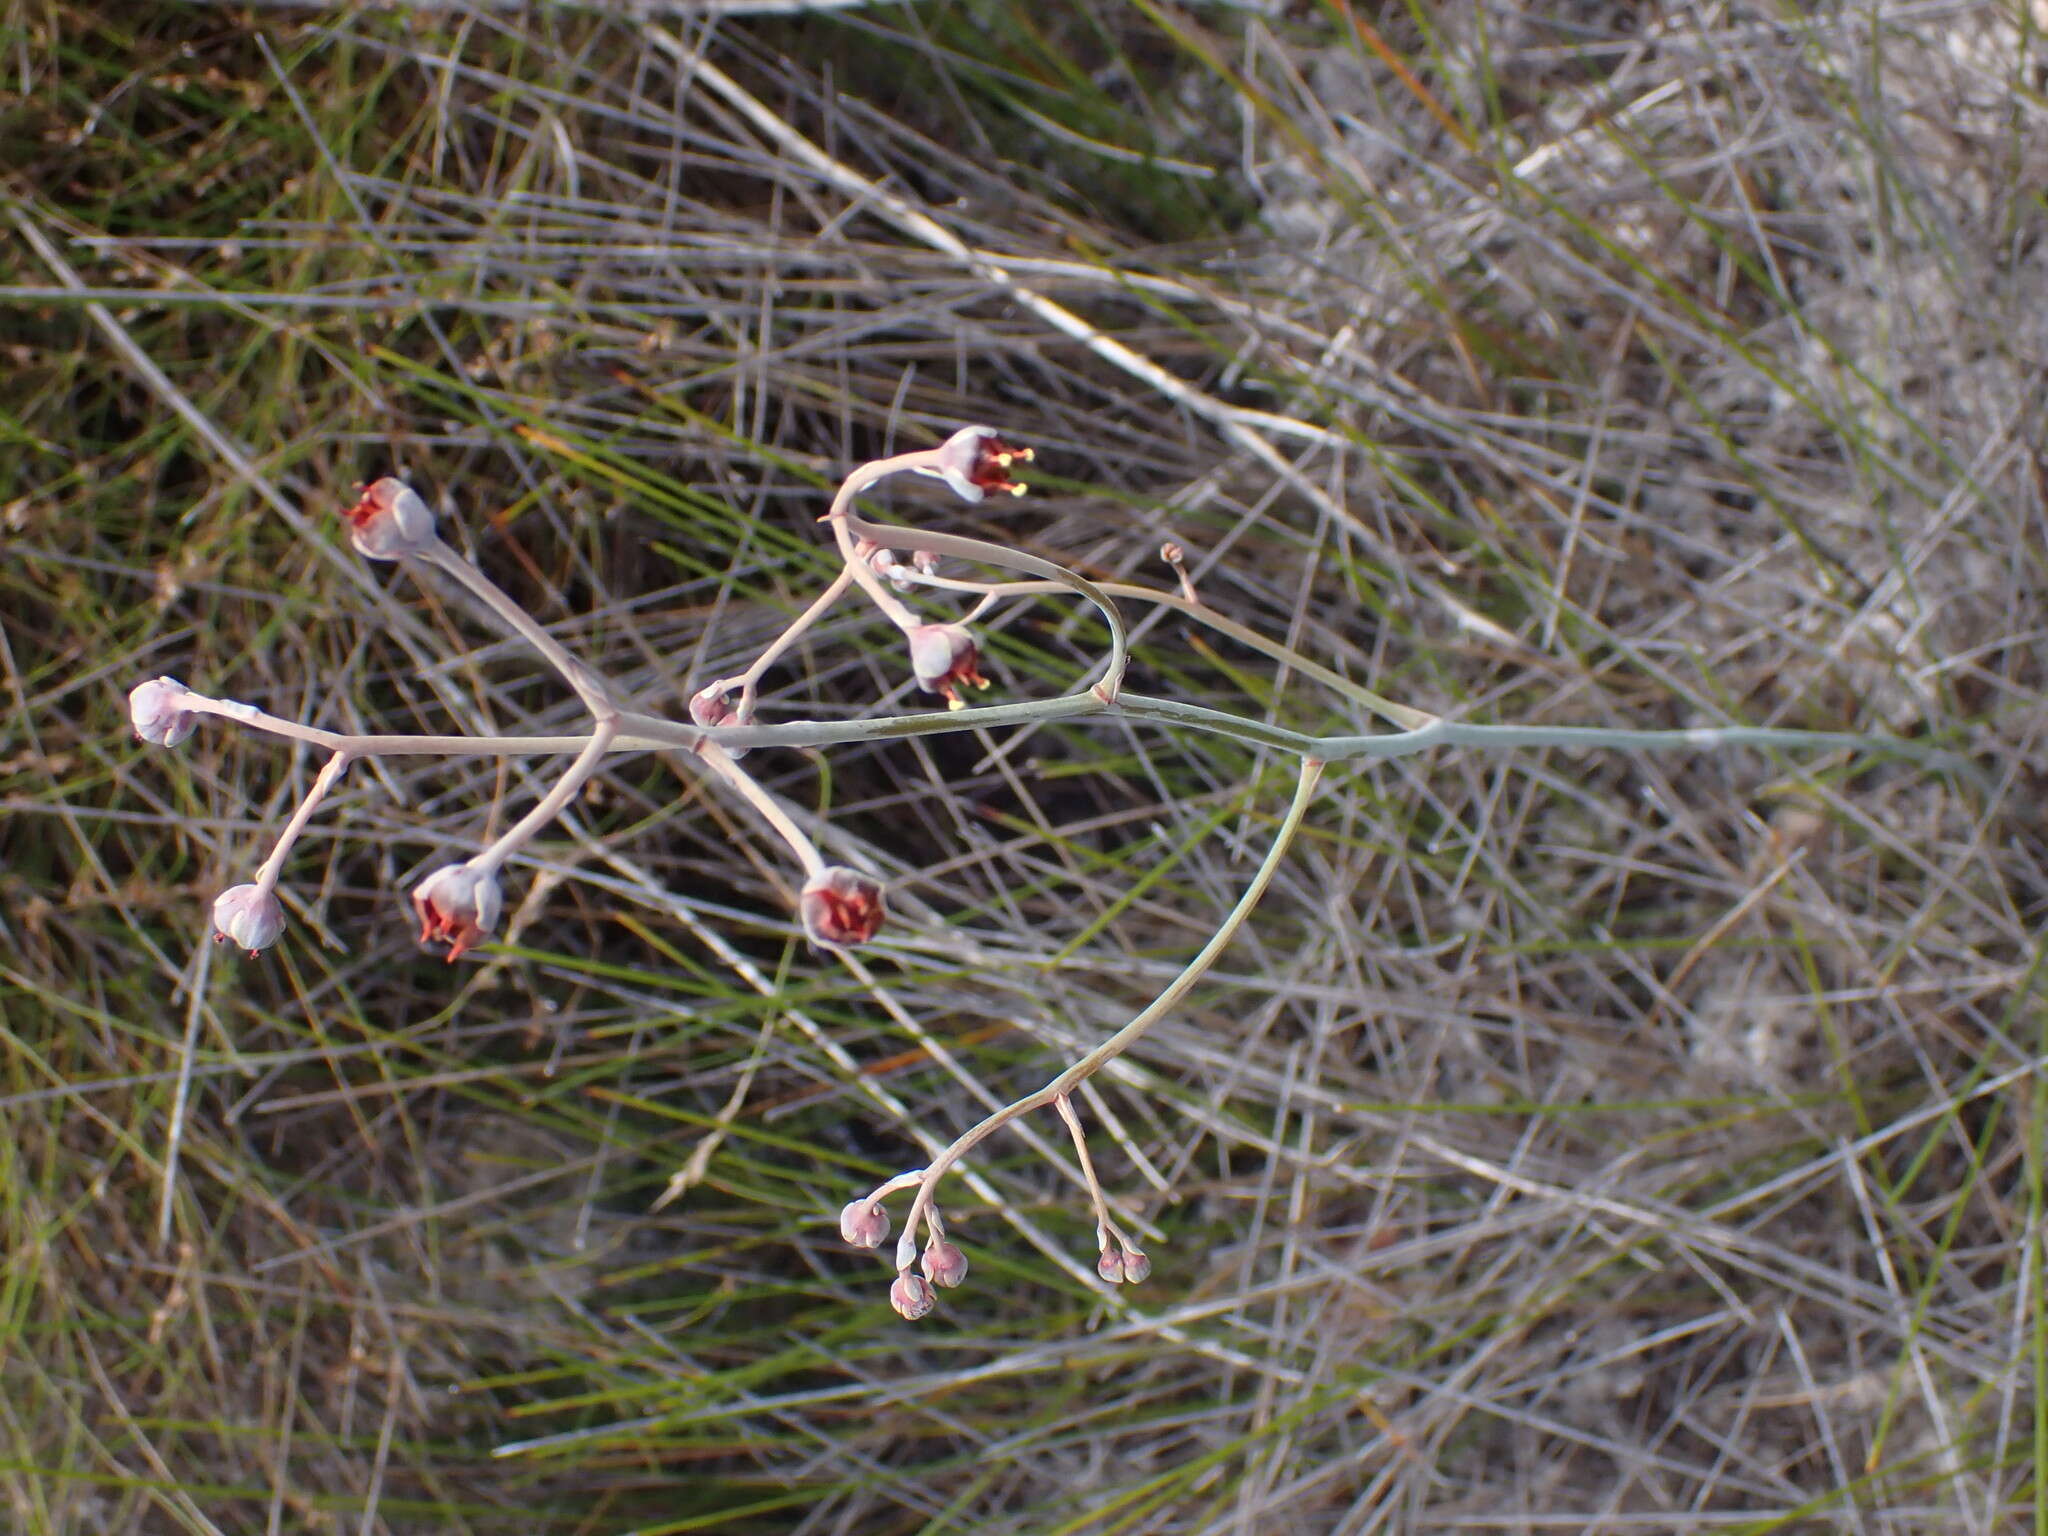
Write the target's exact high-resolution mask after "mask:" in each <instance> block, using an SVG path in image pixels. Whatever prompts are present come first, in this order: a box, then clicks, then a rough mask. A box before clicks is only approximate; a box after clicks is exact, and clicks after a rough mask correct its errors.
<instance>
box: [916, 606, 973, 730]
mask: <svg viewBox="0 0 2048 1536" xmlns="http://www.w3.org/2000/svg"><path fill="white" fill-rule="evenodd" d="M909 638H910V670H911V671H912V672H913V673H915V674H916V675H917V686H918V687H920V688H922V689H923V690H924V691H925V692H926V693H942V694H944V695H945V696H946V708H948V709H963V708H965V707H966V701H965V700H963V699H962V698H961V697H960V685H961V684H962V683H965V684H967V685H968V686H969V687H973V688H986V687H987V686H988V679H987V678H985V677H983V676H982V675H981V652H980V651H979V650H977V649H976V648H975V644H974V637H973V636H971V635H970V634H968V633H967V630H966V628H965V627H964V626H963V625H959V624H920V625H918V626H917V628H915V629H913V630H911V631H910V637H909Z"/></svg>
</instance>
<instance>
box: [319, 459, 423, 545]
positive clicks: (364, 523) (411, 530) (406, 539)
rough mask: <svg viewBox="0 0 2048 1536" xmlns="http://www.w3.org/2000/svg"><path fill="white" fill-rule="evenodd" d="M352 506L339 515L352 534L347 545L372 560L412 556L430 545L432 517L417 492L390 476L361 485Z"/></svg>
mask: <svg viewBox="0 0 2048 1536" xmlns="http://www.w3.org/2000/svg"><path fill="white" fill-rule="evenodd" d="M361 489H362V493H363V494H362V495H361V497H360V498H358V499H357V501H356V504H355V505H354V506H352V507H350V508H349V509H348V510H347V511H345V512H343V513H342V514H341V515H342V516H343V517H345V518H347V519H348V521H349V527H350V528H351V529H353V530H354V531H353V532H352V533H351V534H350V535H349V542H350V543H352V544H354V545H355V547H356V553H358V554H361V555H367V556H368V557H369V558H370V559H372V560H396V559H397V558H398V557H399V556H400V555H416V554H418V553H419V552H420V551H421V550H423V549H425V548H427V547H428V546H429V545H431V544H432V543H433V542H434V514H433V512H432V511H431V510H430V509H429V508H428V506H427V504H426V503H425V502H424V501H422V500H420V498H419V493H418V492H417V491H415V490H414V489H413V488H412V487H411V486H409V485H407V484H406V483H405V482H404V481H403V480H394V479H392V478H391V477H390V476H388V475H387V476H386V477H385V478H384V479H382V480H379V481H378V482H377V483H376V484H374V485H369V486H364V487H362V488H361Z"/></svg>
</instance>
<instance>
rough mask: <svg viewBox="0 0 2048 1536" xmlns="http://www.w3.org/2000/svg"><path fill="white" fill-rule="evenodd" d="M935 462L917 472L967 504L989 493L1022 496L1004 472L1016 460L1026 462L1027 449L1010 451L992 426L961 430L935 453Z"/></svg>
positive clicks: (1011, 449)
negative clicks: (948, 490) (931, 479)
mask: <svg viewBox="0 0 2048 1536" xmlns="http://www.w3.org/2000/svg"><path fill="white" fill-rule="evenodd" d="M936 457H937V462H936V463H934V464H932V465H931V466H930V467H928V468H920V469H919V470H918V473H919V474H921V475H929V476H931V477H932V478H933V479H934V480H943V481H945V482H946V484H948V485H949V486H951V487H952V488H953V490H954V492H955V493H956V494H957V495H959V496H961V497H963V498H965V499H966V500H968V501H980V500H981V499H982V497H984V496H986V495H987V494H988V493H989V492H990V491H1007V492H1009V494H1010V495H1012V496H1022V495H1023V494H1024V489H1025V488H1024V486H1023V485H1021V484H1019V483H1018V482H1016V481H1013V480H1012V479H1010V477H1009V475H1008V473H1007V471H1008V469H1009V467H1010V466H1011V465H1012V464H1015V463H1016V462H1018V461H1019V460H1020V459H1021V460H1027V461H1028V460H1029V459H1030V458H1031V450H1030V449H1029V448H1013V447H1011V446H1010V445H1009V444H1008V443H1006V442H1004V441H1003V440H1002V439H1001V438H1000V437H997V436H996V429H995V428H994V427H962V428H961V429H960V430H959V431H958V432H955V433H954V434H953V435H952V436H951V437H949V438H947V439H946V440H945V441H944V442H943V443H941V444H939V446H938V449H937V451H936Z"/></svg>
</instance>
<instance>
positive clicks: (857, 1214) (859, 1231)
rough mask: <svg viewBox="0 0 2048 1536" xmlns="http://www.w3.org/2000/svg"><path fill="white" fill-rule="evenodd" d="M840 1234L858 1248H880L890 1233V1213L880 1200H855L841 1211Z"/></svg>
mask: <svg viewBox="0 0 2048 1536" xmlns="http://www.w3.org/2000/svg"><path fill="white" fill-rule="evenodd" d="M839 1235H840V1236H841V1237H843V1238H845V1239H846V1240H847V1241H848V1242H849V1243H851V1244H853V1246H854V1247H856V1248H879V1247H881V1246H882V1239H883V1238H885V1237H887V1236H888V1235H889V1213H888V1212H887V1211H885V1210H883V1209H882V1202H881V1201H879V1200H867V1199H861V1200H855V1201H852V1202H850V1203H849V1204H848V1205H847V1207H846V1209H845V1210H843V1211H841V1212H840V1213H839Z"/></svg>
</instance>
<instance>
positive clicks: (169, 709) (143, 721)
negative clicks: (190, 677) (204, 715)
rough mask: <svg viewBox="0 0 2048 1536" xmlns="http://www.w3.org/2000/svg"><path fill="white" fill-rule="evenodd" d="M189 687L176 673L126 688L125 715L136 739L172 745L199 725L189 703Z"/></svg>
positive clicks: (160, 745)
mask: <svg viewBox="0 0 2048 1536" xmlns="http://www.w3.org/2000/svg"><path fill="white" fill-rule="evenodd" d="M191 698H192V690H191V689H190V688H187V687H186V686H185V685H184V684H183V683H181V682H179V681H178V680H177V679H176V678H175V677H152V678H151V679H150V680H149V681H148V682H146V683H137V684H136V685H135V686H134V687H133V688H131V689H129V690H128V718H129V720H130V721H131V722H132V723H133V724H134V726H135V739H136V740H137V741H146V742H149V743H150V744H151V745H152V746H158V747H175V746H176V745H177V744H178V743H179V742H181V741H183V740H184V739H185V738H186V737H187V736H190V735H191V734H192V732H193V731H194V730H196V729H197V728H198V725H199V714H198V712H197V711H196V710H194V709H193V708H192V707H191V702H190V701H191Z"/></svg>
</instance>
